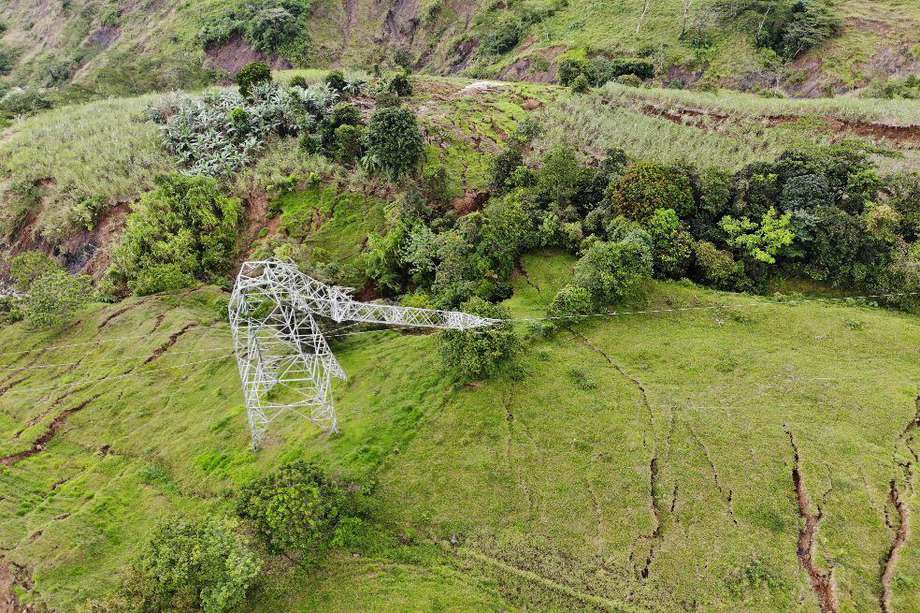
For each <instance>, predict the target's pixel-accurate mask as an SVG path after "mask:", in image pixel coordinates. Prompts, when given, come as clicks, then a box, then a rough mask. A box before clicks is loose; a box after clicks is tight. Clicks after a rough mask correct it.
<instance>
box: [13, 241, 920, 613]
mask: <svg viewBox="0 0 920 613" xmlns="http://www.w3.org/2000/svg"><path fill="white" fill-rule="evenodd" d="M571 264H572V260H570V259H568V258H567V257H564V256H557V255H553V254H549V253H538V254H533V255H531V256H527V257H526V258H525V259H524V261H523V268H522V270H524V271H526V274H522V275H520V276H519V277H517V279H516V281H515V285H514V287H515V293H514V296H513V297H512V298H511V299H510V300H509V301H508V306H509V307H510V308H511V309H512V312H513V313H514V314H515V316H516V317H519V318H522V319H526V318H527V317H532V316H539V315H541V314H542V313H543V309H544V307H545V303H546V301H547V300H548V299H549V297H551V296H553V295H554V293H555V288H556V287H557V286H559V285H560V284H561V283H563V282H564V281H565V279H566V278H567V276H568V271H569V268H570V266H571ZM225 300H226V298H225V296H224V295H222V294H221V293H220V292H217V291H216V290H212V289H207V288H205V289H201V290H197V291H191V292H184V293H181V294H178V295H174V296H156V297H150V298H145V299H132V300H129V301H128V302H125V303H123V304H120V305H111V306H92V307H88V308H87V309H86V310H84V311H83V312H81V313H80V314H79V321H77V322H76V323H74V324H73V325H71V326H69V327H68V328H66V329H65V330H63V331H61V332H59V333H36V332H30V331H29V330H28V329H27V328H25V327H24V326H23V324H16V325H13V326H9V327H6V328H3V329H2V330H0V345H2V347H3V352H2V353H0V364H2V368H3V373H4V374H3V375H2V377H0V432H2V436H0V440H2V441H3V443H2V444H0V457H2V458H3V460H2V466H0V518H2V521H0V526H2V527H0V548H2V550H3V558H4V559H5V560H6V561H8V562H10V563H13V564H17V565H22V567H23V568H24V570H23V571H22V573H20V574H21V575H23V576H25V577H27V578H29V579H30V581H31V583H28V584H29V585H31V586H32V587H31V588H30V589H29V590H24V589H22V588H20V589H19V593H20V595H21V598H22V599H23V600H25V601H32V602H44V603H47V604H49V605H51V606H53V607H56V608H60V609H64V610H70V609H73V608H74V607H75V606H76V605H77V604H78V603H80V602H82V601H83V600H84V599H86V598H87V597H91V596H95V595H99V594H100V593H102V592H104V591H105V590H106V589H108V588H110V587H111V586H112V585H113V584H114V582H115V577H116V574H117V572H118V570H119V569H121V568H123V566H124V564H125V563H126V562H127V561H128V560H130V559H131V558H132V557H133V556H135V555H137V552H138V551H139V548H140V545H141V543H142V541H143V540H144V538H145V536H146V535H147V534H149V531H150V530H151V528H152V526H153V525H154V523H155V522H156V521H157V520H158V519H160V518H161V517H163V516H166V515H168V514H169V513H172V512H174V511H182V512H184V513H187V514H190V515H193V516H195V515H203V514H206V513H221V512H229V511H230V510H231V509H232V504H233V498H232V496H233V494H232V493H233V491H234V489H235V488H237V487H238V486H239V485H240V484H241V483H243V482H245V481H247V480H248V479H251V478H253V477H254V476H256V475H259V474H262V473H264V472H265V471H266V470H268V469H269V468H270V467H272V466H274V465H277V464H278V463H279V462H281V461H283V460H289V459H292V458H295V457H301V456H304V457H308V458H313V459H315V460H316V461H318V462H320V463H321V464H322V465H323V466H325V467H326V468H328V469H329V470H330V471H331V472H333V473H335V474H340V475H345V476H348V477H350V478H372V479H373V480H375V481H376V482H377V484H378V485H377V488H376V489H375V491H374V493H373V500H374V501H375V502H374V510H373V513H372V518H373V519H372V523H373V531H372V534H371V535H370V536H368V537H367V538H366V539H365V540H364V541H363V542H362V543H360V544H356V545H354V546H353V547H352V548H351V549H346V550H339V551H338V552H336V553H334V554H332V555H330V556H329V557H328V558H326V559H325V560H324V561H323V562H322V563H321V564H320V566H319V567H318V568H314V569H310V570H296V569H292V568H289V567H288V566H287V565H286V564H284V563H282V562H280V561H279V562H276V563H274V564H273V565H272V567H271V569H270V570H271V572H270V573H269V574H268V575H267V576H266V577H265V578H264V580H263V582H262V584H261V585H260V586H259V588H258V590H257V591H256V593H255V594H254V595H253V597H252V600H253V602H252V603H251V605H250V606H247V608H249V609H252V608H255V609H256V610H262V609H264V610H279V609H283V610H341V611H345V610H355V609H363V610H406V609H430V608H444V609H465V610H494V609H496V608H509V607H525V606H526V607H527V608H531V609H583V608H585V607H589V608H591V607H593V608H598V609H613V608H618V607H620V606H623V605H626V604H628V605H631V606H633V607H635V608H638V609H644V608H650V609H651V608H654V609H659V610H660V609H679V608H686V607H700V608H705V609H720V610H733V609H738V608H744V609H747V610H776V609H786V610H788V609H801V610H811V609H814V608H815V607H816V600H815V595H814V591H813V590H812V587H811V584H810V581H809V578H808V575H807V574H806V573H805V571H804V570H803V568H802V565H801V564H800V563H799V560H797V556H796V548H797V540H798V538H799V530H800V527H801V526H802V525H803V524H802V520H801V519H800V510H799V507H798V506H797V502H796V490H795V486H794V482H793V474H794V471H795V474H798V475H800V476H801V478H802V484H803V487H804V488H805V489H807V493H808V495H809V497H810V499H811V507H810V508H806V509H805V511H806V512H811V513H814V512H816V507H817V505H820V508H821V510H822V512H823V520H822V521H821V523H820V526H819V529H818V532H817V535H816V552H817V553H816V561H815V563H816V564H817V565H818V567H819V568H821V569H827V568H828V567H829V566H831V565H832V566H833V568H834V573H833V574H834V579H835V581H836V583H837V585H838V589H839V594H840V600H841V603H842V604H843V606H844V607H845V608H852V609H857V610H863V609H870V608H874V607H875V606H876V604H877V602H878V599H879V591H880V579H879V577H880V560H882V559H883V558H884V557H885V556H886V554H887V552H888V551H889V548H890V547H891V544H892V541H893V538H894V536H893V529H892V528H888V527H886V521H888V522H895V523H893V524H891V525H896V519H895V517H896V513H895V508H894V507H893V506H892V504H891V503H890V502H889V498H888V497H889V489H890V486H889V483H890V482H891V481H892V480H894V481H895V482H896V483H897V484H898V486H899V488H900V491H901V492H902V494H903V495H904V496H905V500H906V504H907V505H908V508H911V507H912V508H914V509H915V508H916V506H915V505H916V502H915V499H914V498H913V497H912V495H911V492H912V490H911V489H909V488H908V487H907V486H906V483H907V481H909V478H908V477H906V476H905V473H904V469H903V468H902V467H900V466H899V463H902V462H905V461H908V460H909V459H910V455H909V449H908V447H907V446H906V444H905V440H904V439H903V438H902V433H903V432H904V431H905V427H906V426H907V425H908V424H910V423H911V421H912V420H913V419H914V415H915V411H916V408H915V406H914V397H915V396H916V394H917V391H918V389H920V375H918V371H917V368H916V365H917V363H918V359H920V354H918V349H917V348H918V347H920V322H918V320H917V319H916V317H910V316H906V315H899V314H895V313H891V312H885V311H881V310H877V309H874V308H869V307H860V306H846V305H844V304H842V303H835V302H824V301H806V302H800V303H795V302H794V303H790V302H778V301H771V300H767V299H762V298H751V297H739V296H737V295H728V294H720V293H717V292H713V291H709V290H702V289H698V288H694V287H691V286H684V285H680V284H674V283H656V284H654V285H652V286H650V287H649V290H648V297H647V305H648V307H650V308H652V309H665V310H671V309H676V311H670V312H662V313H654V314H632V315H622V316H619V317H605V318H599V319H595V320H590V321H588V322H586V323H584V324H581V325H580V326H578V327H577V328H576V329H574V330H572V331H571V332H569V331H562V332H560V333H559V335H558V336H557V337H556V338H554V339H550V340H540V339H534V340H532V341H531V343H532V345H531V347H530V350H529V351H528V352H527V356H526V357H524V358H523V361H522V368H521V369H519V373H520V374H517V375H515V376H513V377H511V378H500V379H497V380H493V381H488V382H484V383H481V384H475V385H471V386H464V387H456V386H454V385H453V384H452V383H451V382H450V381H449V380H448V379H447V378H445V377H444V376H443V375H442V374H441V373H440V370H439V368H438V366H437V361H436V360H435V359H434V357H433V355H434V350H435V347H436V336H435V335H430V334H423V335H417V334H413V335H403V334H400V333H398V332H392V331H384V332H368V333H362V334H354V335H350V336H346V337H340V338H338V339H336V342H335V351H336V354H337V355H338V356H339V358H340V360H341V361H342V364H343V366H344V367H345V370H346V371H347V372H348V373H349V376H350V379H349V381H348V382H347V383H345V384H341V385H338V386H337V388H336V390H335V396H336V404H337V408H338V411H339V416H340V423H341V426H342V433H341V435H339V436H334V437H329V436H327V435H323V434H321V433H319V432H318V431H316V430H315V429H314V428H313V427H312V426H310V425H309V424H307V423H305V422H303V421H301V420H299V419H295V418H288V419H284V420H282V421H280V422H278V423H276V424H274V425H273V429H272V431H271V435H270V438H269V441H268V443H267V445H266V447H265V448H264V449H263V450H261V451H259V452H258V453H253V452H251V451H250V450H249V448H248V444H247V443H248V440H247V434H246V432H245V417H244V411H243V407H242V400H241V396H240V392H239V382H238V378H237V374H236V371H235V363H234V361H233V358H232V356H231V355H230V344H229V335H228V333H227V327H226V324H224V323H223V322H222V316H221V312H222V310H223V305H224V304H225ZM726 304H731V305H733V306H725V307H719V306H718V305H726ZM637 306H639V305H637ZM698 307H712V308H698ZM685 308H686V310H680V309H685ZM526 325H527V324H526V321H522V323H521V326H522V327H526ZM790 435H791V436H792V437H794V441H795V444H796V445H797V447H798V451H799V454H800V463H799V464H796V463H795V462H794V455H793V448H792V446H791V445H790ZM886 518H887V520H886ZM918 551H920V550H918V549H917V548H916V547H913V546H912V544H909V545H908V546H906V547H904V548H903V549H902V550H901V554H900V559H899V560H898V562H897V567H896V572H895V574H894V581H893V583H892V590H893V597H894V601H893V602H894V605H895V606H896V607H897V608H898V609H899V610H911V609H914V608H917V607H918V606H920V601H918V600H917V590H916V589H915V586H916V583H917V581H920V554H918Z"/></svg>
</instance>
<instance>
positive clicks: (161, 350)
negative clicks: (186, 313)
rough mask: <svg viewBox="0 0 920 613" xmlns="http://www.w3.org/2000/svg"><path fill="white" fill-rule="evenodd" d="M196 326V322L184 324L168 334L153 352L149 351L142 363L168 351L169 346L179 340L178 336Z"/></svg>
mask: <svg viewBox="0 0 920 613" xmlns="http://www.w3.org/2000/svg"><path fill="white" fill-rule="evenodd" d="M197 326H198V324H196V323H190V324H185V326H183V327H182V329H181V330H179V331H178V332H173V333H172V334H170V335H169V338H168V339H167V340H166V342H165V343H163V344H162V345H160V346H159V347H157V348H156V349H154V350H153V353H151V354H150V355H149V356H148V357H147V359H146V360H144V364H150V363H151V362H153V361H154V360H156V359H157V358H159V357H160V356H161V355H163V354H164V353H166V352H167V351H169V348H170V347H172V346H173V345H175V344H176V342H177V341H178V340H179V338H181V337H182V336H183V335H184V334H185V333H186V332H188V331H189V330H191V329H192V328H195V327H197Z"/></svg>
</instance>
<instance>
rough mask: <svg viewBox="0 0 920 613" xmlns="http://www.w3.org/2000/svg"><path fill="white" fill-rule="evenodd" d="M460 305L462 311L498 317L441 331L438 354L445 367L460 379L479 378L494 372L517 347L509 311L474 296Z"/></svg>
mask: <svg viewBox="0 0 920 613" xmlns="http://www.w3.org/2000/svg"><path fill="white" fill-rule="evenodd" d="M460 309H461V310H462V311H463V312H465V313H470V314H472V315H480V316H482V317H489V318H493V319H498V320H501V321H499V322H498V323H496V324H494V325H491V326H488V327H483V328H472V329H470V330H445V331H443V332H442V333H441V356H442V358H443V359H444V364H445V366H446V367H447V368H449V369H450V370H452V371H454V372H455V373H456V374H457V375H458V376H459V377H460V378H461V379H463V380H467V381H470V380H476V379H483V378H486V377H490V376H492V375H495V374H496V373H497V372H498V371H499V370H500V368H501V367H502V365H503V364H504V363H506V362H507V361H508V360H509V359H511V358H512V357H513V356H514V355H515V354H516V353H517V352H518V350H519V349H520V341H519V340H518V338H517V335H516V334H515V333H514V329H513V327H512V325H511V321H510V313H509V312H508V310H507V309H505V308H504V307H500V306H498V305H494V304H490V303H489V302H486V301H485V300H483V299H482V298H478V297H474V298H471V299H470V300H468V301H466V302H464V303H463V304H462V305H461V306H460Z"/></svg>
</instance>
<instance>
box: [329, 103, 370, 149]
mask: <svg viewBox="0 0 920 613" xmlns="http://www.w3.org/2000/svg"><path fill="white" fill-rule="evenodd" d="M360 124H361V111H359V110H358V109H357V108H356V107H355V106H354V105H353V104H349V103H348V102H339V103H338V104H336V105H335V106H334V107H333V108H332V112H331V113H329V115H327V116H326V117H325V118H324V119H323V121H322V123H321V124H320V133H321V135H322V141H323V147H324V148H325V149H326V150H327V151H329V152H330V153H333V154H334V153H335V150H336V147H337V144H336V136H335V135H336V131H337V130H338V129H339V127H341V126H358V125H360Z"/></svg>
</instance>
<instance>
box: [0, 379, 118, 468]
mask: <svg viewBox="0 0 920 613" xmlns="http://www.w3.org/2000/svg"><path fill="white" fill-rule="evenodd" d="M101 395H102V394H96V395H95V396H93V397H91V398H87V399H86V400H84V401H83V402H81V403H80V404H78V405H76V406H74V407H71V408H69V409H67V410H65V411H63V412H62V413H61V414H60V415H58V416H57V417H55V418H54V419H53V420H52V421H51V423H50V424H48V427H47V428H46V429H45V431H44V432H43V433H42V434H41V436H39V437H38V438H37V439H35V441H34V442H33V443H32V445H31V447H29V448H28V449H26V450H25V451H20V452H18V453H14V454H11V455H8V456H5V457H2V458H0V464H2V465H4V466H13V465H14V464H16V463H17V462H20V461H22V460H25V459H26V458H30V457H32V456H34V455H35V454H37V453H40V452H42V451H44V450H45V448H46V447H47V446H48V443H50V442H51V440H52V439H53V438H54V437H55V436H57V433H58V431H59V430H60V429H61V428H62V427H63V426H64V424H65V423H67V420H68V419H69V418H70V416H71V415H73V414H74V413H78V412H80V411H82V410H83V409H85V408H86V406H87V405H88V404H89V403H91V402H93V401H94V400H96V399H97V398H99V396H101Z"/></svg>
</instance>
